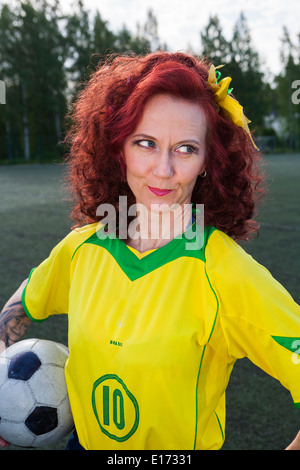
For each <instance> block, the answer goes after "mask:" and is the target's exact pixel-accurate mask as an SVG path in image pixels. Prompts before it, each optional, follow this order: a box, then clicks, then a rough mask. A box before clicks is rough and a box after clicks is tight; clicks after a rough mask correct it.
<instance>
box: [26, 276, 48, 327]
mask: <svg viewBox="0 0 300 470" xmlns="http://www.w3.org/2000/svg"><path fill="white" fill-rule="evenodd" d="M34 270H35V268H33V269H32V270H31V271H30V274H29V278H28V281H27V284H26V286H25V287H24V289H23V292H22V297H21V302H22V307H23V309H24V312H25V313H26V315H27V316H28V317H29V318H30V320H32V321H34V322H36V323H39V322H42V321H45V320H46V318H43V319H41V320H38V319H37V318H34V317H33V316H32V315H31V314H30V312H29V310H28V308H27V305H26V302H25V291H26V289H27V286H28V284H29V281H30V278H31V275H32V273H33V271H34Z"/></svg>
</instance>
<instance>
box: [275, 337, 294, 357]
mask: <svg viewBox="0 0 300 470" xmlns="http://www.w3.org/2000/svg"><path fill="white" fill-rule="evenodd" d="M271 337H272V338H273V339H274V341H276V343H278V344H280V346H282V347H284V348H285V349H287V350H288V351H291V352H292V353H296V354H298V353H299V352H298V351H299V347H300V338H299V337H298V336H296V337H294V336H293V337H291V336H271Z"/></svg>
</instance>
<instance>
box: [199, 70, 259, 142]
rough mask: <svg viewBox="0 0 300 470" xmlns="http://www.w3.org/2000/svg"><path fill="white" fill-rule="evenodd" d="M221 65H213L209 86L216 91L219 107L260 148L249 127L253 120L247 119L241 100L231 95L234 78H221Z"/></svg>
mask: <svg viewBox="0 0 300 470" xmlns="http://www.w3.org/2000/svg"><path fill="white" fill-rule="evenodd" d="M221 67H223V65H219V66H218V67H215V66H214V65H211V66H210V69H209V73H208V80H207V83H208V85H209V87H210V88H211V90H212V91H213V92H214V96H215V102H216V105H217V109H219V108H222V109H223V111H224V113H225V114H226V115H227V116H228V118H229V119H230V120H231V121H232V122H233V123H234V124H236V125H237V126H239V127H242V128H243V129H244V130H245V131H246V132H247V134H248V135H249V137H250V139H251V142H252V144H253V146H254V147H255V148H256V150H258V148H257V146H256V145H255V143H254V141H253V138H252V135H251V132H250V129H249V127H248V124H249V123H250V122H251V121H249V119H247V118H246V116H245V115H244V112H243V107H242V106H241V105H240V104H239V102H238V101H237V100H236V99H234V98H233V97H232V96H230V93H231V92H232V90H233V88H229V85H230V82H231V80H232V78H231V77H225V78H223V79H222V80H221V72H220V71H219V70H217V69H219V68H221Z"/></svg>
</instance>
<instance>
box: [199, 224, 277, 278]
mask: <svg viewBox="0 0 300 470" xmlns="http://www.w3.org/2000/svg"><path fill="white" fill-rule="evenodd" d="M205 259H206V266H207V271H208V272H209V273H210V275H211V277H212V278H213V279H215V281H216V282H222V284H224V285H225V284H230V285H240V284H241V283H245V282H248V281H249V282H251V281H255V280H256V279H257V278H261V279H262V278H264V277H267V278H269V277H270V276H271V275H270V273H269V271H268V270H267V269H266V268H265V267H264V266H262V265H261V264H259V263H258V262H257V261H256V260H255V259H254V258H253V257H252V256H251V255H250V254H249V253H247V252H246V251H245V250H244V249H243V248H242V247H241V246H240V245H239V244H238V243H237V242H235V241H234V240H233V239H232V238H231V237H229V236H228V235H227V234H226V233H224V232H222V231H221V230H217V229H215V230H214V231H213V232H212V233H211V234H210V237H209V239H208V241H207V244H206V248H205Z"/></svg>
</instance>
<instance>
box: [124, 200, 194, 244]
mask: <svg viewBox="0 0 300 470" xmlns="http://www.w3.org/2000/svg"><path fill="white" fill-rule="evenodd" d="M137 211H138V216H137V217H136V218H135V219H134V220H133V221H132V222H131V223H130V224H129V227H128V238H127V240H126V242H125V243H126V244H127V245H129V246H131V247H132V248H135V249H136V250H138V251H140V252H141V253H143V252H145V251H149V250H154V249H156V248H160V247H162V246H164V245H166V244H167V243H169V242H170V241H171V240H173V239H174V238H175V237H177V236H178V235H181V234H182V233H183V232H184V231H185V230H186V229H187V227H188V226H189V224H190V223H191V221H192V205H191V204H183V205H179V204H175V205H173V206H172V207H170V208H169V209H167V210H164V211H161V212H158V211H150V210H148V209H147V207H146V206H144V205H141V204H137Z"/></svg>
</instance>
